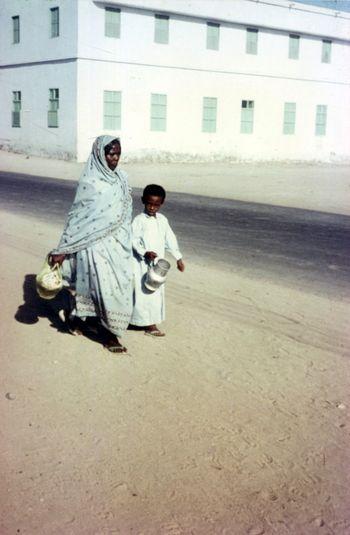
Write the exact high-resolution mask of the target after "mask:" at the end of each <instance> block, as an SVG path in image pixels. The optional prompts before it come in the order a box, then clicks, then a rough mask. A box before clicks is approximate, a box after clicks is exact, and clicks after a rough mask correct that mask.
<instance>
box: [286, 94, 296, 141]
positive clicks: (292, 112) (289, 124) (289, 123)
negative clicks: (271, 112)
mask: <svg viewBox="0 0 350 535" xmlns="http://www.w3.org/2000/svg"><path fill="white" fill-rule="evenodd" d="M296 114H297V104H296V102H285V103H284V107H283V135H285V136H293V135H294V134H295V125H296ZM291 118H292V119H291Z"/></svg>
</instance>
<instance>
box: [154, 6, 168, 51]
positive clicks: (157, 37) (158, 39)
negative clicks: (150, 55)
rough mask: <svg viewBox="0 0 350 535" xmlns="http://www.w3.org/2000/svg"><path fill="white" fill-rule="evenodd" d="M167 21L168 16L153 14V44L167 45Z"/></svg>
mask: <svg viewBox="0 0 350 535" xmlns="http://www.w3.org/2000/svg"><path fill="white" fill-rule="evenodd" d="M169 21H170V18H169V16H168V15H163V14H162V13H155V14H154V42H155V43H157V44H159V45H168V44H169Z"/></svg>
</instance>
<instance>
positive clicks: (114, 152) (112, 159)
mask: <svg viewBox="0 0 350 535" xmlns="http://www.w3.org/2000/svg"><path fill="white" fill-rule="evenodd" d="M121 152H122V151H121V148H120V145H119V144H118V143H116V144H115V145H113V147H112V148H111V149H110V151H109V152H108V153H107V154H106V162H107V165H108V167H109V168H110V169H112V171H114V169H115V168H116V167H117V165H118V162H119V158H120V155H121Z"/></svg>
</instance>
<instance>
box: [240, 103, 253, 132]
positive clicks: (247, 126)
mask: <svg viewBox="0 0 350 535" xmlns="http://www.w3.org/2000/svg"><path fill="white" fill-rule="evenodd" d="M253 125H254V100H242V105H241V134H252V133H253Z"/></svg>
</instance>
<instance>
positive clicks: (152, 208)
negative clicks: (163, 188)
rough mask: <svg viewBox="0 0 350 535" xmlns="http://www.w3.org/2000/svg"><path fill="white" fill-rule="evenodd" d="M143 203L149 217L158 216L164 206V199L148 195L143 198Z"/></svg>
mask: <svg viewBox="0 0 350 535" xmlns="http://www.w3.org/2000/svg"><path fill="white" fill-rule="evenodd" d="M142 202H143V204H144V205H145V212H146V214H147V215H156V213H157V212H159V210H160V207H161V206H162V204H163V202H164V199H163V198H162V197H158V195H146V197H142Z"/></svg>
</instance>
